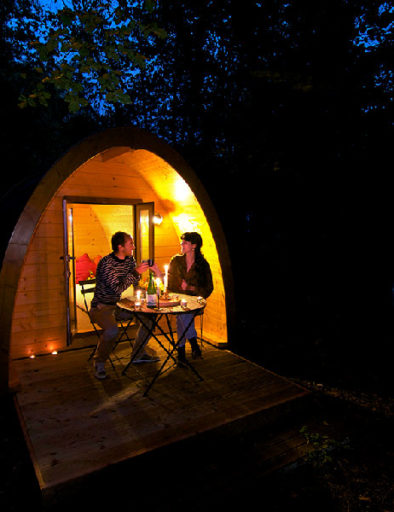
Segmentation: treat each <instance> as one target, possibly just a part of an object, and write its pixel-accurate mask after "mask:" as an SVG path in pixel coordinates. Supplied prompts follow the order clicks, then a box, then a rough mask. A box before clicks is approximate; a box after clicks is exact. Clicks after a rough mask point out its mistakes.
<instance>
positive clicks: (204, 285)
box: [168, 254, 213, 299]
mask: <svg viewBox="0 0 394 512" xmlns="http://www.w3.org/2000/svg"><path fill="white" fill-rule="evenodd" d="M182 279H184V280H185V281H186V283H187V284H188V285H189V286H194V287H195V290H182V288H181V284H182ZM168 289H169V291H170V292H175V293H184V294H186V295H197V296H198V295H200V296H201V297H204V299H206V298H208V297H209V296H210V295H211V293H212V291H213V282H212V273H211V268H210V266H209V263H208V262H207V260H206V259H205V258H204V257H203V256H200V257H199V258H197V261H195V262H194V263H193V265H192V266H191V268H190V270H189V272H188V271H187V269H186V256H185V255H184V254H179V255H176V256H174V257H173V258H172V259H171V261H170V266H169V268H168Z"/></svg>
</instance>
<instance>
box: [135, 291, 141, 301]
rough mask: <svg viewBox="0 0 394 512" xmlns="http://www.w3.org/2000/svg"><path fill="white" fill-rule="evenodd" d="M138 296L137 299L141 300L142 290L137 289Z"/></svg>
mask: <svg viewBox="0 0 394 512" xmlns="http://www.w3.org/2000/svg"><path fill="white" fill-rule="evenodd" d="M136 296H137V301H139V300H141V290H137V293H136Z"/></svg>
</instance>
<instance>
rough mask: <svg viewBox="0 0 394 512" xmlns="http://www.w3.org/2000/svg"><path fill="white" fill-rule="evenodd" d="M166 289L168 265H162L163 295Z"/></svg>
mask: <svg viewBox="0 0 394 512" xmlns="http://www.w3.org/2000/svg"><path fill="white" fill-rule="evenodd" d="M167 287H168V265H164V293H166V291H167Z"/></svg>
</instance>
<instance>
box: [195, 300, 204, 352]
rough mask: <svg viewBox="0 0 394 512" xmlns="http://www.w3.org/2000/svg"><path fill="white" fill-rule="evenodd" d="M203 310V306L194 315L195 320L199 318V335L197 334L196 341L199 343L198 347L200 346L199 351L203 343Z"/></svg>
mask: <svg viewBox="0 0 394 512" xmlns="http://www.w3.org/2000/svg"><path fill="white" fill-rule="evenodd" d="M204 312H205V308H204V309H203V310H202V311H200V312H198V313H197V314H196V316H195V320H197V318H200V336H199V337H198V336H197V341H198V342H199V343H200V347H201V351H202V349H203V344H204V342H205V340H204V338H203V335H202V334H203V325H204ZM196 332H197V326H196Z"/></svg>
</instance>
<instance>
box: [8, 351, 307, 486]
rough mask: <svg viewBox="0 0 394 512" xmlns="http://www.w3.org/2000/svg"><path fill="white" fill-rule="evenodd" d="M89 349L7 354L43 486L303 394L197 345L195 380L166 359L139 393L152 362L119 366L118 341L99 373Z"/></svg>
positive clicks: (231, 356)
mask: <svg viewBox="0 0 394 512" xmlns="http://www.w3.org/2000/svg"><path fill="white" fill-rule="evenodd" d="M150 345H151V350H153V351H154V352H156V353H157V354H158V355H159V356H161V357H163V356H164V353H163V352H162V349H161V348H160V346H159V345H158V344H155V343H153V342H151V344H150ZM90 351H91V349H86V350H76V351H67V352H63V353H60V354H58V355H56V356H52V355H50V356H42V357H39V358H36V359H23V360H18V361H14V363H13V364H14V366H15V368H14V369H15V370H16V371H17V373H18V376H19V380H20V389H19V391H18V392H17V393H16V404H17V407H18V412H19V415H20V418H21V424H22V427H23V429H24V432H25V437H26V440H27V444H28V447H29V450H30V453H31V457H32V461H33V464H34V467H35V470H36V475H37V478H38V481H39V484H40V487H41V489H42V490H45V489H50V488H52V487H54V486H56V485H59V484H64V483H65V482H70V481H72V480H73V479H79V478H81V477H82V476H83V475H86V474H90V473H92V472H97V471H99V470H100V469H102V468H105V467H108V466H111V465H113V464H116V463H119V462H122V461H125V460H128V459H132V458H134V457H137V456H139V455H141V454H144V453H148V452H152V451H154V450H156V449H158V448H160V447H163V446H168V445H171V444H173V443H177V442H179V441H182V440H184V439H189V438H192V437H193V436H196V435H198V434H201V433H205V432H209V431H210V430H212V429H216V428H218V427H221V426H223V425H228V424H230V423H232V422H236V421H238V420H241V419H242V418H246V417H249V418H250V417H251V416H252V415H255V414H260V415H261V414H267V415H269V413H270V411H271V410H272V409H274V408H275V407H277V406H278V405H280V404H285V403H290V402H292V401H297V400H298V399H300V398H302V397H304V396H306V395H308V392H307V391H306V390H305V389H303V388H301V387H300V386H298V385H296V384H294V383H293V382H291V381H289V380H287V379H285V378H283V377H280V376H278V375H275V374H274V373H272V372H270V371H268V370H266V369H264V368H262V367H260V366H258V365H257V364H255V363H252V362H250V361H248V360H246V359H244V358H242V357H239V356H237V355H235V354H233V353H232V352H230V351H228V350H219V349H216V348H214V347H212V346H210V345H204V358H203V359H201V360H197V361H193V364H194V365H195V367H196V369H197V371H198V372H199V373H200V374H201V375H202V377H203V378H204V380H203V381H199V380H198V379H197V378H196V376H195V375H194V374H193V373H192V372H191V371H190V370H188V369H181V368H177V367H175V366H174V367H172V368H170V369H169V370H168V371H167V372H166V373H165V374H164V375H161V376H160V377H159V378H158V379H157V381H156V383H155V385H154V386H153V388H152V389H151V390H150V392H149V394H148V396H146V397H144V396H143V392H144V390H145V389H146V386H147V384H148V382H149V380H150V379H151V378H152V376H153V375H154V372H155V371H156V369H157V367H158V366H157V364H158V363H155V364H144V365H142V364H140V365H132V367H131V368H130V369H129V371H128V373H127V375H125V376H123V375H122V374H121V371H122V369H123V367H124V366H125V364H126V363H127V359H128V355H129V347H127V346H124V347H122V346H120V347H118V349H117V354H118V356H119V357H120V358H121V359H120V361H119V360H116V361H115V367H116V372H115V371H113V369H112V368H111V367H110V366H108V378H107V379H106V380H105V381H98V380H97V379H95V377H94V375H93V370H92V364H91V362H88V361H87V359H88V356H89V354H90Z"/></svg>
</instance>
